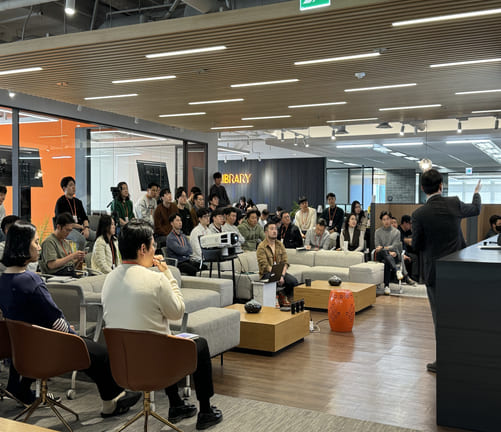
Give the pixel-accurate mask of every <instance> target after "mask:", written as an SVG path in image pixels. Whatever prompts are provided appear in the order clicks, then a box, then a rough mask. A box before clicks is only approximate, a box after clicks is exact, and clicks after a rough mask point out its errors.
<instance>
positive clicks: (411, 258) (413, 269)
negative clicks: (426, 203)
mask: <svg viewBox="0 0 501 432" xmlns="http://www.w3.org/2000/svg"><path fill="white" fill-rule="evenodd" d="M398 231H399V232H400V241H401V242H402V247H403V249H404V251H405V254H404V265H405V269H406V273H407V274H405V277H404V281H405V283H407V284H408V285H416V282H414V281H417V280H419V256H418V254H417V252H416V251H415V250H414V248H413V247H412V220H411V217H410V216H409V215H403V216H402V218H401V219H400V225H399V226H398ZM409 274H410V277H409Z"/></svg>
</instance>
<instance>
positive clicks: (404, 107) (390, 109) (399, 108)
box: [379, 104, 442, 111]
mask: <svg viewBox="0 0 501 432" xmlns="http://www.w3.org/2000/svg"><path fill="white" fill-rule="evenodd" d="M441 106H442V105H441V104H431V105H411V106H401V107H390V108H379V111H396V110H406V109H420V108H438V107H441Z"/></svg>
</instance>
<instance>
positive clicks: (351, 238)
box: [339, 213, 364, 252]
mask: <svg viewBox="0 0 501 432" xmlns="http://www.w3.org/2000/svg"><path fill="white" fill-rule="evenodd" d="M345 242H348V251H350V252H353V251H354V252H362V251H363V250H364V232H363V231H360V229H359V228H358V224H357V215H355V214H353V213H350V214H349V215H348V216H346V221H345V223H344V228H343V230H342V231H341V235H340V238H339V246H340V249H344V243H345Z"/></svg>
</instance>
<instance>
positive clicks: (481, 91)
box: [456, 89, 501, 95]
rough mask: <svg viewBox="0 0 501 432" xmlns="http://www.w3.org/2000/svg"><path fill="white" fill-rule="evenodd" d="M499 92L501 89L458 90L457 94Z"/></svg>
mask: <svg viewBox="0 0 501 432" xmlns="http://www.w3.org/2000/svg"><path fill="white" fill-rule="evenodd" d="M498 92H501V89H492V90H474V91H463V92H456V94H457V95H468V94H479V93H498Z"/></svg>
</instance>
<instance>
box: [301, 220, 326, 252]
mask: <svg viewBox="0 0 501 432" xmlns="http://www.w3.org/2000/svg"><path fill="white" fill-rule="evenodd" d="M326 227H327V224H326V223H325V220H324V219H322V218H320V219H319V220H318V222H317V225H316V226H315V228H312V229H310V230H308V231H307V232H306V239H305V241H304V247H305V248H306V249H308V250H314V251H318V250H320V249H324V250H328V249H329V246H330V239H329V232H328V231H327V229H326Z"/></svg>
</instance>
